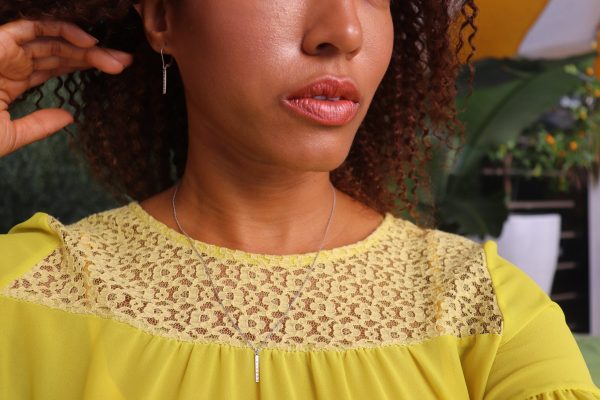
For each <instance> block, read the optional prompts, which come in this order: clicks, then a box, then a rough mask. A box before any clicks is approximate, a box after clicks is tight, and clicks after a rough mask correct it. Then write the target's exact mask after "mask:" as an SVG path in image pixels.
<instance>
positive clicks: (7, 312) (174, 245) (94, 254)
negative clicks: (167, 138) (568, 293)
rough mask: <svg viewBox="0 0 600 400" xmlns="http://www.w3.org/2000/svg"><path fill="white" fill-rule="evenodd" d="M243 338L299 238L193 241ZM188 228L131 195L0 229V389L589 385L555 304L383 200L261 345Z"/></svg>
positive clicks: (562, 392) (102, 396) (231, 393)
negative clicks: (377, 218)
mask: <svg viewBox="0 0 600 400" xmlns="http://www.w3.org/2000/svg"><path fill="white" fill-rule="evenodd" d="M195 244H196V246H197V248H198V250H199V251H200V252H201V253H202V255H203V257H205V260H206V262H207V267H208V272H209V274H210V276H211V277H212V280H213V282H214V284H215V285H216V287H217V288H218V293H219V296H220V298H221V300H222V302H223V305H224V306H225V308H226V309H227V310H228V311H229V313H230V314H231V315H232V317H233V318H234V319H235V321H236V323H237V324H239V328H240V329H241V331H242V332H244V333H245V334H247V339H248V340H250V341H251V343H253V344H254V345H257V344H258V342H259V341H262V340H264V339H265V338H266V336H267V335H268V333H269V332H270V330H271V328H272V327H273V326H274V325H273V324H275V323H277V322H278V321H279V319H280V317H281V316H282V315H283V313H284V312H285V310H286V309H287V307H288V305H289V302H290V301H291V300H292V298H293V296H294V295H295V293H296V291H297V289H298V288H299V287H300V285H301V283H302V281H303V280H304V278H305V274H306V272H307V268H308V266H309V265H310V264H311V263H312V261H313V258H314V256H315V253H306V254H295V255H263V254H253V253H248V252H244V251H240V250H233V249H227V248H223V247H218V246H215V245H211V244H207V243H203V242H200V241H196V242H195ZM209 282H210V281H209V278H208V277H207V276H206V275H205V270H204V267H203V264H202V262H201V261H200V260H199V259H198V258H197V255H196V254H195V253H194V252H193V251H192V249H191V248H190V246H189V243H188V242H187V239H186V238H185V237H184V236H183V235H181V234H179V233H178V232H176V231H174V230H172V229H170V228H168V227H167V226H166V225H164V224H162V223H161V222H159V221H157V220H156V219H154V218H153V217H152V216H151V215H150V214H148V213H147V212H145V211H144V209H143V208H141V207H140V205H139V204H138V203H137V202H132V203H130V204H128V205H126V206H123V207H119V208H115V209H112V210H108V211H104V212H101V213H97V214H93V215H90V216H88V217H86V218H84V219H82V220H80V221H78V222H76V223H74V224H70V225H63V224H62V223H60V222H59V221H58V220H57V219H56V218H53V217H52V216H50V215H48V214H45V213H39V212H38V213H36V214H35V215H33V216H32V217H31V218H30V219H29V220H27V221H25V222H23V223H21V224H18V225H16V226H15V227H14V228H13V229H12V230H11V231H10V232H9V233H8V234H6V235H0V399H9V400H20V399H44V400H54V399H56V400H71V399H73V400H80V399H99V400H107V399H108V400H112V399H115V400H119V399H128V400H133V399H141V400H169V399H211V400H218V399H229V400H238V399H239V400H241V399H244V400H251V399H269V400H275V399H277V400H282V399H286V400H307V399H360V400H364V399H367V398H368V399H378V400H399V399H419V400H421V399H452V400H457V399H490V400H491V399H563V400H565V399H600V390H598V388H597V387H596V386H595V385H594V384H593V383H592V380H591V377H590V374H589V371H588V369H587V367H586V365H585V362H584V360H583V358H582V356H581V353H580V351H579V349H578V347H577V344H576V342H575V340H574V338H573V335H572V334H571V332H570V331H569V329H568V327H567V325H566V324H565V319H564V314H563V312H562V310H561V308H560V307H559V306H558V305H557V304H556V303H554V302H553V301H551V300H550V298H549V297H548V296H547V295H546V294H545V293H544V292H543V291H542V290H541V289H540V288H539V287H538V286H537V285H536V284H535V283H534V282H533V281H532V280H531V279H530V278H529V277H528V276H527V275H526V274H525V273H523V272H522V271H521V270H519V269H518V268H517V267H515V266H514V265H512V264H511V263H509V262H508V261H506V260H505V259H503V258H501V257H500V256H499V255H498V254H497V248H496V244H495V243H494V242H493V241H488V242H486V243H485V244H483V245H481V244H478V243H476V242H473V241H471V240H468V239H466V238H463V237H461V236H458V235H453V234H450V233H445V232H442V231H439V230H433V229H423V228H419V227H418V226H416V225H414V224H412V223H411V222H409V221H406V220H403V219H400V218H395V217H394V216H392V215H391V214H387V215H386V216H385V219H384V221H383V222H382V223H381V224H380V225H379V227H378V228H377V229H376V230H375V231H373V232H372V233H371V234H370V235H369V236H368V237H367V238H365V239H364V240H362V241H359V242H357V243H353V244H350V245H347V246H343V247H338V248H335V249H331V250H324V251H322V252H321V253H320V254H319V257H318V258H317V262H316V266H315V270H314V271H313V274H312V277H311V278H310V279H309V280H308V281H307V283H306V286H305V288H304V291H303V294H302V295H301V296H300V297H299V298H298V301H297V302H296V303H295V306H294V307H293V308H292V310H291V311H290V314H289V315H288V318H287V319H286V321H285V322H284V323H282V324H281V326H280V329H279V330H278V331H277V332H276V333H275V334H274V335H273V336H272V337H271V340H270V341H269V342H268V343H267V344H266V345H265V346H264V348H263V350H262V351H261V353H260V365H259V369H260V381H259V382H258V383H256V382H255V371H254V368H255V365H254V351H253V350H252V348H251V347H249V346H248V344H247V342H246V341H245V340H244V338H242V337H240V335H239V333H238V332H237V331H236V330H235V328H233V325H232V324H231V321H230V320H229V319H228V318H227V316H226V314H224V313H223V310H222V308H221V306H220V304H219V303H218V301H217V300H215V293H214V292H213V290H212V288H211V286H210V283H209Z"/></svg>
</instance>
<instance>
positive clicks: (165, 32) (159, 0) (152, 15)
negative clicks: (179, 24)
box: [133, 0, 170, 53]
mask: <svg viewBox="0 0 600 400" xmlns="http://www.w3.org/2000/svg"><path fill="white" fill-rule="evenodd" d="M167 2H168V0H140V1H139V3H137V4H134V5H133V7H134V8H135V10H136V11H137V12H138V14H140V17H141V18H142V22H143V24H144V31H145V33H146V39H148V43H150V46H151V47H152V48H153V49H154V50H155V51H156V52H157V53H160V49H161V48H163V47H164V48H165V53H168V51H167V48H168V43H169V42H170V41H169V39H170V31H169V26H168V23H167V21H168V18H167Z"/></svg>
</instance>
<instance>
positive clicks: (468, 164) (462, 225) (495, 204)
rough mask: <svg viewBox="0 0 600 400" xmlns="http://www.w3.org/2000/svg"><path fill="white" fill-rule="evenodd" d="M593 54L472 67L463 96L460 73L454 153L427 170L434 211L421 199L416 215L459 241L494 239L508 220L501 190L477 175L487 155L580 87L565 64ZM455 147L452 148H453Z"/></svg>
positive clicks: (438, 156) (442, 153)
mask: <svg viewBox="0 0 600 400" xmlns="http://www.w3.org/2000/svg"><path fill="white" fill-rule="evenodd" d="M594 56H595V54H586V55H583V56H579V57H576V58H570V59H564V60H553V61H549V60H520V59H501V60H497V59H487V60H482V61H479V62H477V63H476V64H475V70H476V74H475V81H474V85H473V92H472V95H471V96H470V97H468V96H466V93H467V90H466V87H467V78H468V74H467V73H466V69H465V74H464V75H462V76H461V77H460V80H459V85H460V87H461V88H462V90H461V93H462V95H461V96H460V97H459V99H458V106H459V108H460V109H462V110H464V111H463V112H462V113H461V115H460V118H461V120H462V121H463V122H464V124H465V126H466V135H465V141H464V145H463V146H462V147H461V148H460V151H457V150H455V149H449V150H448V149H444V148H443V147H440V148H439V149H438V150H437V151H436V152H435V154H434V156H435V158H434V160H432V162H431V163H430V165H429V174H430V176H431V180H432V185H433V187H434V202H435V204H436V206H437V208H434V207H433V205H432V204H431V203H430V202H428V200H427V199H425V198H422V199H421V200H422V201H421V204H420V205H419V210H420V211H422V212H426V213H428V212H433V213H435V215H436V219H437V221H438V226H439V228H440V229H442V230H446V231H449V232H454V233H458V234H461V235H471V236H479V237H481V238H483V237H484V236H486V235H491V236H494V237H497V236H498V235H500V233H501V230H502V227H503V224H504V221H505V220H506V218H507V217H508V209H507V204H506V198H507V197H506V193H505V191H504V190H503V188H499V189H498V190H495V191H490V189H489V188H484V185H483V180H484V177H483V176H482V169H483V167H484V164H485V162H486V161H488V155H489V153H490V151H492V149H498V148H499V146H502V145H506V144H507V143H511V142H513V141H514V142H516V141H518V140H519V138H520V137H521V136H522V134H523V131H524V129H526V128H527V127H529V126H532V124H534V123H536V121H538V120H539V119H540V116H542V115H543V114H544V113H545V112H547V111H548V110H549V109H551V108H552V107H553V106H554V105H555V104H558V103H559V102H560V99H561V98H562V97H563V96H565V94H568V93H573V92H574V91H575V90H576V89H577V88H578V87H580V86H581V80H580V78H579V77H578V76H576V75H573V74H572V73H569V68H567V69H566V70H565V66H567V65H570V64H576V65H579V64H581V63H586V62H589V61H590V60H592V59H593V57H594ZM455 147H458V142H457V143H456V146H455Z"/></svg>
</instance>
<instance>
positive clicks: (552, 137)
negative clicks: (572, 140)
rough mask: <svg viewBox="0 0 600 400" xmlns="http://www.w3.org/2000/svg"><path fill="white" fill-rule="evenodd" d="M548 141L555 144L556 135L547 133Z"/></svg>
mask: <svg viewBox="0 0 600 400" xmlns="http://www.w3.org/2000/svg"><path fill="white" fill-rule="evenodd" d="M546 142H547V143H548V144H549V145H554V143H555V140H554V136H552V135H551V134H547V135H546Z"/></svg>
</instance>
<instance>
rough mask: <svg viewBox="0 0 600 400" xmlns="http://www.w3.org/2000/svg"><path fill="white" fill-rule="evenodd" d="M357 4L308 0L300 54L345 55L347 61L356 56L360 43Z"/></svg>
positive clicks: (331, 0)
mask: <svg viewBox="0 0 600 400" xmlns="http://www.w3.org/2000/svg"><path fill="white" fill-rule="evenodd" d="M356 2H357V0H309V1H308V2H307V4H309V6H308V7H307V10H306V15H307V28H306V30H305V33H304V37H303V40H302V50H303V51H304V52H305V53H306V54H309V55H316V56H319V55H320V56H326V55H332V54H344V55H345V56H346V58H348V59H351V58H353V57H354V56H356V54H358V53H359V52H360V49H361V47H362V43H363V31H362V27H361V24H360V20H359V17H358V10H357V5H356Z"/></svg>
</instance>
